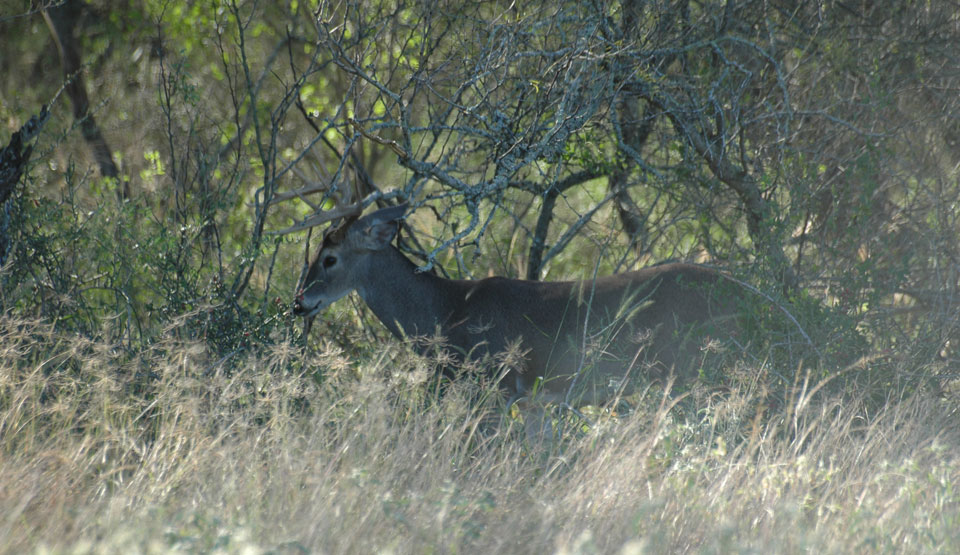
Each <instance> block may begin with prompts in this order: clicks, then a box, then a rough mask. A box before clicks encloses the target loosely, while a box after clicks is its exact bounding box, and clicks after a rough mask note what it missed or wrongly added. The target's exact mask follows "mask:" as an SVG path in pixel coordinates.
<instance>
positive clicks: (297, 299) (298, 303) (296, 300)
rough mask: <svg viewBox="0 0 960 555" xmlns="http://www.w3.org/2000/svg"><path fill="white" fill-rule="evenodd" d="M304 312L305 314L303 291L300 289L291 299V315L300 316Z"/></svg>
mask: <svg viewBox="0 0 960 555" xmlns="http://www.w3.org/2000/svg"><path fill="white" fill-rule="evenodd" d="M304 312H306V310H305V309H304V308H303V289H300V290H299V291H297V294H296V295H294V297H293V313H294V314H296V315H300V314H303V313H304Z"/></svg>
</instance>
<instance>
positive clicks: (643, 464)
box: [0, 319, 960, 553]
mask: <svg viewBox="0 0 960 555" xmlns="http://www.w3.org/2000/svg"><path fill="white" fill-rule="evenodd" d="M174 337H175V335H174V334H171V338H170V339H165V340H158V341H156V342H155V343H154V344H153V345H152V346H151V347H150V348H148V349H143V350H141V351H140V352H138V353H137V354H130V353H129V352H128V351H125V350H123V349H119V348H117V346H116V345H114V344H111V343H109V342H106V341H98V340H91V339H87V338H84V337H81V336H77V335H76V334H70V333H65V332H59V331H55V330H54V329H52V328H51V327H50V326H49V325H46V324H42V323H39V322H34V321H25V320H15V319H4V320H2V321H0V552H3V553H24V552H54V553H67V552H69V553H117V552H166V551H171V550H185V551H189V552H211V551H217V552H253V553H257V552H262V553H266V552H273V553H301V552H330V553H368V552H396V553H424V552H495V553H500V552H511V553H544V552H567V553H601V552H623V553H641V552H707V553H729V552H735V551H754V552H801V551H804V552H809V551H812V552H863V551H894V552H956V551H958V550H960V494H958V492H957V489H956V484H957V483H960V430H958V427H957V426H956V422H957V417H958V414H957V409H956V407H955V403H951V402H949V401H946V400H944V399H942V398H937V397H935V396H933V395H927V394H923V393H913V394H911V395H910V396H909V397H904V398H896V399H889V402H888V403H886V405H885V406H884V408H880V409H873V408H872V407H873V406H874V405H873V404H868V403H865V402H864V401H863V400H862V398H861V397H862V395H860V394H858V393H857V392H856V391H848V392H846V393H845V394H844V395H842V396H841V395H836V394H834V393H830V394H828V395H827V394H821V393H818V394H811V393H810V391H808V390H805V389H803V388H802V387H798V388H796V389H795V390H794V393H793V394H792V395H791V396H790V398H789V402H788V403H787V405H786V406H783V407H779V408H776V409H770V410H768V411H763V410H758V407H757V404H758V402H759V400H760V398H759V397H757V394H756V393H754V392H750V391H748V390H747V389H743V390H736V389H735V390H732V391H728V392H724V393H722V394H717V395H713V396H707V397H704V398H702V399H701V400H699V401H698V403H697V405H698V406H699V410H698V411H696V412H693V411H678V410H676V408H675V407H674V408H671V407H673V405H674V404H673V403H672V402H671V401H670V400H669V399H668V398H665V397H663V396H662V395H661V394H660V393H647V394H646V396H644V397H641V398H639V399H636V400H635V407H634V410H633V412H632V414H630V415H628V416H623V417H620V418H613V417H610V416H605V415H603V414H599V415H596V416H595V422H594V425H593V426H592V427H590V428H589V429H584V430H585V431H580V432H578V433H572V434H566V435H565V436H564V438H563V439H562V440H560V441H558V443H557V444H555V445H553V446H552V447H551V449H550V450H549V453H544V452H543V451H542V450H540V449H534V448H530V446H528V445H527V444H526V443H525V441H524V438H523V434H522V432H520V431H519V430H520V429H522V426H521V425H520V424H519V422H518V421H517V419H518V417H517V416H513V417H510V416H508V417H501V422H500V424H499V427H498V428H494V429H491V428H490V427H489V426H488V425H487V424H486V423H487V422H488V421H489V420H490V416H489V414H486V413H484V412H483V410H482V409H481V408H480V407H475V404H471V403H469V402H468V399H471V398H476V392H475V391H468V390H467V386H463V387H460V386H454V387H450V388H448V389H447V391H446V393H445V394H444V395H443V396H441V397H437V396H435V395H432V394H431V393H430V391H431V389H430V388H429V382H430V378H429V376H430V375H431V373H432V369H433V367H434V366H435V361H431V360H429V359H424V358H422V357H418V356H416V355H414V354H411V353H409V352H406V351H403V350H400V349H397V348H388V349H384V350H382V351H380V352H379V354H377V355H376V356H374V357H371V358H370V359H368V360H366V361H364V362H360V363H355V362H351V361H350V360H348V359H347V358H345V357H344V356H343V355H342V354H341V353H338V352H336V351H330V350H328V351H324V352H318V353H311V354H304V353H303V352H302V351H301V349H300V348H298V347H295V346H293V345H291V344H289V343H286V342H277V343H276V344H274V345H272V346H270V347H268V348H265V349H263V350H262V351H261V352H259V353H253V352H241V353H239V354H237V355H236V356H234V357H232V358H229V359H227V360H224V358H223V357H218V356H214V354H213V353H212V352H211V351H210V347H208V346H205V345H204V344H202V343H197V342H188V341H183V340H180V339H176V338H174ZM318 372H320V374H318ZM317 375H322V376H324V379H322V380H318V379H316V376H317Z"/></svg>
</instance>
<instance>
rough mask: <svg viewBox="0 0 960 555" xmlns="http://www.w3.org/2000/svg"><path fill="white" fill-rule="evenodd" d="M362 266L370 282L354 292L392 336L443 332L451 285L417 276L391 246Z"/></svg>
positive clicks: (413, 266) (426, 274) (424, 274)
mask: <svg viewBox="0 0 960 555" xmlns="http://www.w3.org/2000/svg"><path fill="white" fill-rule="evenodd" d="M365 266H366V267H365V268H363V272H364V274H365V275H366V276H369V279H368V280H367V281H366V283H365V284H364V286H363V287H358V288H357V292H358V293H359V294H360V298H362V299H363V301H364V302H365V303H366V304H367V306H369V307H370V310H372V311H373V313H374V314H375V315H376V316H377V318H379V319H380V321H381V322H383V323H384V325H386V326H387V328H388V329H389V330H390V331H391V332H392V333H393V334H394V335H396V336H397V337H400V338H403V337H404V336H425V335H426V336H432V335H434V334H435V333H436V332H437V331H440V332H441V334H442V333H443V332H444V330H443V324H444V322H445V320H446V319H447V316H448V315H449V313H450V303H449V299H450V298H452V296H453V293H452V292H451V291H450V289H451V287H453V286H454V282H452V281H451V280H447V279H443V278H441V277H438V276H436V275H434V274H432V273H429V272H418V271H417V266H416V264H414V263H413V262H411V261H410V260H409V259H408V258H407V257H406V256H404V255H403V254H402V253H400V251H398V250H397V249H396V248H394V247H392V246H391V247H389V248H387V249H384V250H382V251H378V252H376V253H373V254H371V255H370V256H369V257H368V259H367V263H366V264H365Z"/></svg>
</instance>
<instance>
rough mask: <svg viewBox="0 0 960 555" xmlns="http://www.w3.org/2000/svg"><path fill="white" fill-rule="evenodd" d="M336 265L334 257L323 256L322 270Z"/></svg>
mask: <svg viewBox="0 0 960 555" xmlns="http://www.w3.org/2000/svg"><path fill="white" fill-rule="evenodd" d="M336 263H337V257H336V256H325V257H323V267H324V269H326V268H329V267H331V266H333V265H334V264H336Z"/></svg>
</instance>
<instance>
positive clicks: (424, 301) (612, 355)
mask: <svg viewBox="0 0 960 555" xmlns="http://www.w3.org/2000/svg"><path fill="white" fill-rule="evenodd" d="M406 209H407V208H406V205H401V206H395V207H390V208H384V209H381V210H378V211H376V212H373V213H371V214H369V215H367V216H364V217H357V216H356V215H354V216H351V217H348V218H346V219H345V221H344V222H343V223H342V224H341V225H339V226H336V227H333V228H331V230H329V231H328V232H327V233H326V235H325V237H324V238H323V242H322V244H321V245H320V247H319V249H318V251H317V254H316V257H315V258H314V260H313V262H312V263H311V264H310V266H309V268H308V270H307V273H306V275H305V277H304V279H303V280H302V282H301V286H300V288H299V290H298V292H297V295H296V299H295V302H294V312H295V314H297V315H300V316H303V317H306V318H312V317H313V316H314V315H316V314H317V313H318V312H320V311H321V310H323V309H325V308H326V307H328V306H330V305H331V304H332V303H334V302H335V301H337V300H338V299H340V298H342V297H344V296H345V295H347V294H349V293H350V292H352V291H357V293H358V294H359V295H360V298H362V299H363V301H364V302H365V303H366V304H367V306H368V307H369V308H370V310H372V311H373V313H374V314H375V315H376V316H377V318H379V319H380V321H381V322H383V324H384V325H385V326H386V327H387V329H389V330H390V331H391V332H392V333H393V334H394V335H395V336H397V337H398V338H410V337H418V336H435V335H439V336H442V337H443V338H444V339H445V341H446V344H447V345H449V347H450V348H451V349H452V351H453V353H454V354H455V356H456V357H458V358H460V359H461V360H463V359H464V358H467V357H469V358H473V359H480V358H483V357H486V356H489V355H497V354H499V353H503V352H505V351H508V350H510V349H511V348H515V346H519V348H520V350H519V352H521V353H523V358H522V364H520V365H518V367H516V368H513V369H511V370H510V371H509V372H508V373H507V374H506V375H505V376H503V377H502V380H501V382H500V386H501V388H502V389H503V390H504V392H505V393H506V394H507V395H508V396H509V402H510V403H512V402H514V401H517V400H519V399H521V398H525V397H529V396H530V395H532V394H534V393H535V392H536V396H537V398H538V399H539V400H540V401H543V402H561V403H569V404H570V405H572V406H577V405H584V404H602V403H605V402H607V401H608V400H610V399H611V398H613V397H615V396H617V395H620V394H628V393H629V392H630V391H631V389H632V385H633V383H634V382H635V380H634V379H633V378H635V377H638V374H640V373H641V372H642V373H647V374H649V373H656V374H659V375H663V374H664V373H666V372H669V371H672V370H676V371H678V372H680V371H682V370H688V369H689V368H688V366H689V365H691V364H695V362H696V361H697V360H698V358H699V354H700V350H701V349H700V347H701V342H700V341H699V339H698V338H702V337H704V336H705V335H709V334H716V333H718V332H720V331H721V329H722V326H723V325H724V324H723V322H724V321H725V320H726V319H727V318H729V317H730V315H731V313H732V311H731V310H730V308H729V306H730V304H731V303H729V302H722V299H718V298H716V297H717V295H716V293H717V288H718V285H720V284H721V283H722V282H724V277H723V275H722V274H720V273H718V272H716V271H713V270H710V269H706V268H703V267H699V266H695V265H690V264H664V265H661V266H654V267H650V268H646V269H642V270H639V271H633V272H626V273H621V274H615V275H612V276H608V277H599V278H596V279H591V280H585V281H563V282H539V281H526V280H519V279H508V278H502V277H491V278H486V279H480V280H454V279H444V278H441V277H439V276H437V275H434V274H432V273H429V272H421V271H418V269H417V265H416V264H414V263H413V262H412V261H411V260H409V259H408V258H407V257H406V256H404V255H403V254H402V253H401V252H400V251H399V250H398V249H397V248H396V247H394V246H393V244H392V243H393V239H394V237H395V236H396V235H397V232H398V225H399V222H400V220H401V219H402V218H403V217H404V214H405V212H406ZM724 307H726V308H724ZM491 367H493V365H491ZM694 370H696V369H694ZM529 433H530V429H529V428H528V434H529Z"/></svg>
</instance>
